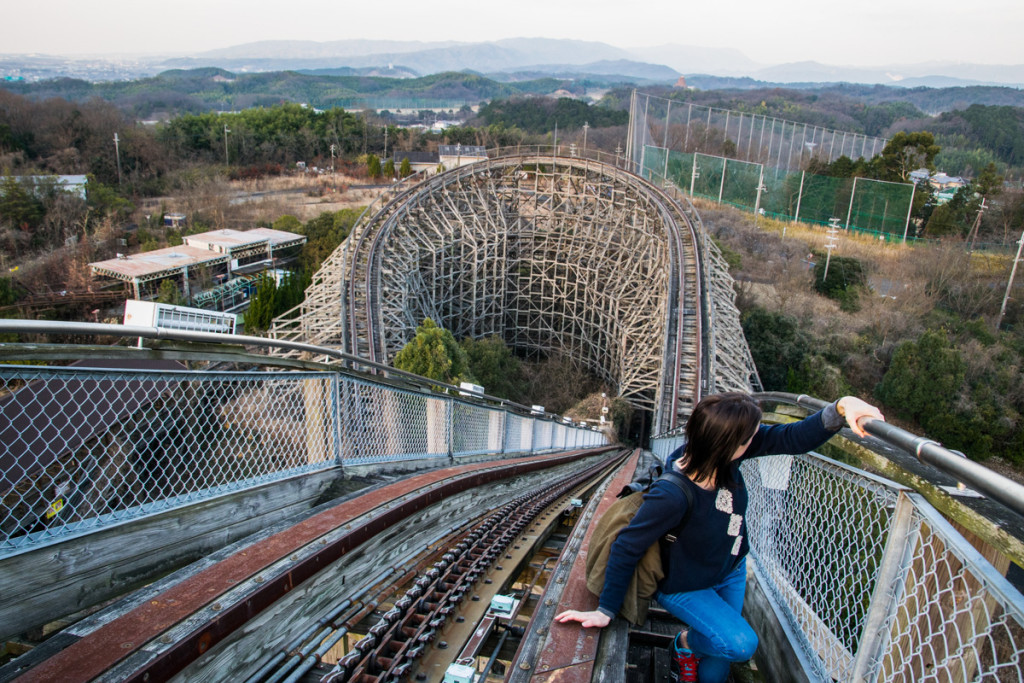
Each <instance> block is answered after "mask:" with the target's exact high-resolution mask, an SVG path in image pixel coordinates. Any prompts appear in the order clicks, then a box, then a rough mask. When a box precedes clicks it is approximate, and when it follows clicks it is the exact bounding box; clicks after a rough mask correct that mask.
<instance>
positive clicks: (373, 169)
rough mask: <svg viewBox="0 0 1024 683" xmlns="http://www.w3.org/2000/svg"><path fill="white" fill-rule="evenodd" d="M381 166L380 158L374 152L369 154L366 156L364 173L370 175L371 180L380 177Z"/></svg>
mask: <svg viewBox="0 0 1024 683" xmlns="http://www.w3.org/2000/svg"><path fill="white" fill-rule="evenodd" d="M380 174H381V167H380V159H379V158H378V157H377V155H376V154H371V155H369V156H368V157H366V175H368V176H370V178H372V179H373V180H376V179H377V178H380Z"/></svg>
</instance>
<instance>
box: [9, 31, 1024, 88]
mask: <svg viewBox="0 0 1024 683" xmlns="http://www.w3.org/2000/svg"><path fill="white" fill-rule="evenodd" d="M103 62H104V60H103V59H102V58H93V59H90V60H72V59H70V58H62V57H47V56H45V55H30V56H15V55H0V78H5V77H6V78H19V77H22V78H25V80H40V79H42V78H58V77H75V78H83V79H85V80H123V79H125V78H137V77H140V76H151V75H155V74H157V73H159V72H161V71H165V70H168V69H193V68H201V67H217V68H221V69H227V70H229V71H232V72H235V73H247V72H265V71H304V72H307V73H316V74H321V75H325V74H329V73H337V74H339V75H341V74H344V75H374V76H388V75H392V76H393V77H399V78H412V77H416V76H426V75H430V74H435V73H441V72H447V71H472V72H475V73H480V74H486V75H488V76H490V77H492V78H496V79H505V80H522V79H524V78H537V77H556V78H589V77H592V76H599V77H601V79H602V80H606V81H609V82H614V81H616V80H617V81H618V82H633V83H638V84H644V83H671V82H675V81H676V80H678V78H679V76H680V75H685V76H687V77H691V76H696V75H707V76H718V77H724V78H728V79H733V78H746V79H751V80H752V81H756V82H758V85H759V86H761V87H763V86H765V85H775V84H778V85H789V84H795V83H805V84H810V83H814V84H821V83H861V84H883V85H897V86H904V87H955V86H968V85H999V86H1011V87H1015V88H1024V64H1017V65H984V64H966V63H954V62H930V63H924V64H910V65H906V64H904V65H891V66H886V67H856V66H832V65H825V64H821V63H818V62H798V63H792V64H779V65H765V64H759V63H757V62H755V61H753V60H751V59H750V58H748V57H747V56H746V55H744V54H743V53H742V52H740V51H738V50H735V49H731V48H709V47H694V46H685V45H658V46H645V47H637V48H630V49H625V48H619V47H614V46H612V45H608V44H606V43H600V42H593V41H582V40H560V39H551V38H511V39H507V40H498V41H493V42H456V41H433V42H422V41H385V40H339V41H330V42H316V41H296V40H279V41H260V42H254V43H246V44H243V45H236V46H232V47H228V48H223V49H218V50H210V51H208V52H202V53H198V54H196V55H192V56H188V57H171V58H168V57H159V58H158V57H146V58H142V57H137V58H135V59H134V60H128V59H126V58H124V57H118V58H116V59H114V58H110V59H109V60H108V63H107V64H106V65H104V63H103ZM104 74H106V77H105V78H104V76H103V75H104ZM733 87H735V86H733Z"/></svg>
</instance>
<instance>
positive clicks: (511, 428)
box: [505, 414, 533, 453]
mask: <svg viewBox="0 0 1024 683" xmlns="http://www.w3.org/2000/svg"><path fill="white" fill-rule="evenodd" d="M531 450H533V418H530V417H525V416H523V415H511V414H510V415H509V416H508V418H507V419H506V420H505V452H506V453H521V452H528V451H531Z"/></svg>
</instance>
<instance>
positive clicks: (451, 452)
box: [447, 398, 455, 461]
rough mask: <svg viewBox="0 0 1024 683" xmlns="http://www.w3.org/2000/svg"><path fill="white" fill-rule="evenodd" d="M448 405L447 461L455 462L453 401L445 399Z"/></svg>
mask: <svg viewBox="0 0 1024 683" xmlns="http://www.w3.org/2000/svg"><path fill="white" fill-rule="evenodd" d="M447 404H448V459H449V460H451V461H454V460H455V399H452V398H449V399H447Z"/></svg>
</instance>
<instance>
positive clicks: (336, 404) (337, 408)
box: [328, 374, 342, 467]
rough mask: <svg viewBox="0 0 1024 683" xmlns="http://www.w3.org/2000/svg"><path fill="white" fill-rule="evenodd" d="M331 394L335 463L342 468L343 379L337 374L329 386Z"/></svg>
mask: <svg viewBox="0 0 1024 683" xmlns="http://www.w3.org/2000/svg"><path fill="white" fill-rule="evenodd" d="M328 387H329V389H330V392H331V420H332V425H333V429H332V430H331V431H332V433H333V434H334V462H335V464H336V465H337V466H338V467H341V466H342V460H341V420H342V415H341V377H340V376H339V375H337V374H335V375H334V376H333V377H331V382H330V384H329V385H328Z"/></svg>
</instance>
